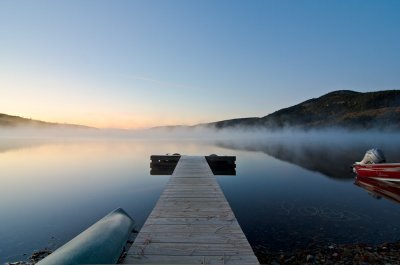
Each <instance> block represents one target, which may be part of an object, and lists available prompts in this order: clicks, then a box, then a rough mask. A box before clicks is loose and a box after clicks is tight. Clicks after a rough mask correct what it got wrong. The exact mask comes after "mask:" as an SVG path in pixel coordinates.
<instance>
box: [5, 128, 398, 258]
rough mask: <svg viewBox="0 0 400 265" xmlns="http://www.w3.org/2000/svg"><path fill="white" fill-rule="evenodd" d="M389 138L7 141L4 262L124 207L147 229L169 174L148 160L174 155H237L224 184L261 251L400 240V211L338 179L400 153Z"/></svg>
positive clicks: (50, 244)
mask: <svg viewBox="0 0 400 265" xmlns="http://www.w3.org/2000/svg"><path fill="white" fill-rule="evenodd" d="M384 138H385V137H381V138H372V137H369V138H365V139H364V140H357V141H355V140H354V141H353V140H349V139H341V138H334V137H325V138H319V139H316V138H314V137H312V139H309V138H308V139H305V138H304V139H303V138H301V137H297V136H296V137H295V136H290V137H279V138H271V137H264V138H262V139H258V140H249V139H247V140H245V139H240V140H239V139H235V140H224V141H218V142H217V143H216V144H214V143H213V142H212V141H208V142H204V141H195V140H186V141H183V140H181V141H170V140H168V141H154V140H153V141H146V140H126V139H125V140H118V139H114V140H87V139H86V140H85V139H81V140H78V139H74V140H71V139H70V140H65V139H56V140H54V139H53V140H49V141H45V140H27V139H25V140H22V141H17V140H15V141H9V139H4V140H1V139H0V172H1V176H0V181H1V183H0V184H1V185H0V211H1V214H0V238H1V240H0V264H1V263H3V262H5V261H10V260H18V259H23V256H22V254H23V253H28V254H29V253H32V251H33V250H35V249H41V248H44V247H55V246H59V245H62V244H63V243H65V242H66V241H68V240H70V239H71V238H72V237H74V236H75V235H77V234H79V233H80V232H81V231H83V230H84V229H86V228H87V227H88V226H90V225H91V224H93V223H94V222H96V221H97V220H98V219H99V218H101V217H103V216H104V215H105V214H107V213H108V212H110V211H111V210H113V209H115V208H117V207H122V208H124V209H125V210H126V211H127V212H128V214H129V215H130V216H132V217H133V218H134V219H135V221H136V222H137V225H138V228H140V227H141V225H142V224H143V223H144V221H145V220H146V218H147V216H148V214H149V213H150V212H151V210H152V208H153V207H154V205H155V203H156V201H157V199H158V198H159V195H160V193H161V192H162V190H163V189H164V186H165V184H166V182H167V181H168V179H169V177H168V176H156V175H153V176H151V175H150V174H149V163H150V156H151V155H152V154H166V153H175V152H179V153H181V154H185V155H206V154H213V153H216V154H223V155H231V156H236V157H237V161H236V165H237V168H236V177H230V176H218V177H217V180H218V182H219V183H220V185H221V188H222V190H223V191H224V194H225V196H226V197H227V199H228V201H229V203H230V205H231V207H232V209H233V211H234V213H235V216H236V217H237V219H238V221H239V223H240V225H241V227H242V229H243V231H244V232H245V234H246V235H247V237H248V239H249V241H250V243H251V245H252V246H253V247H254V248H255V249H256V252H257V253H260V252H261V251H259V250H260V249H261V250H267V251H280V250H291V249H294V248H307V247H308V246H310V245H313V244H315V245H318V244H328V243H352V242H366V243H381V242H386V241H396V240H399V239H400V238H399V235H400V234H399V233H398V231H400V227H399V225H398V224H397V223H396V222H393V220H398V219H400V207H398V205H397V204H394V203H392V202H389V201H388V200H376V199H374V198H372V197H371V196H369V195H368V194H367V193H366V192H365V191H364V190H363V189H360V188H359V187H357V186H355V185H353V182H346V181H336V180H337V179H353V175H352V174H351V173H350V172H349V170H350V165H351V164H352V163H353V162H354V161H357V160H359V159H361V158H362V156H363V155H364V153H365V150H367V149H370V148H371V146H379V147H380V148H382V149H383V150H384V152H385V154H386V157H387V158H388V160H390V159H391V158H392V159H393V160H395V159H396V157H397V158H400V155H399V152H400V148H399V145H400V141H393V139H392V138H388V140H384ZM265 154H267V155H265ZM287 162H289V163H287ZM299 166H300V167H299ZM320 173H322V174H324V175H325V176H329V177H330V178H326V177H323V176H321V174H320ZM382 189H383V188H382V187H380V190H382ZM374 191H376V189H375V190H374ZM392 193H393V192H392ZM380 196H383V194H381V195H380Z"/></svg>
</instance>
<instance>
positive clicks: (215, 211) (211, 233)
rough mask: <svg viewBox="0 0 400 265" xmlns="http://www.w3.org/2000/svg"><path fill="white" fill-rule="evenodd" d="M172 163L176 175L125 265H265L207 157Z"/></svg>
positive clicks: (184, 159) (193, 157)
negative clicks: (259, 259)
mask: <svg viewBox="0 0 400 265" xmlns="http://www.w3.org/2000/svg"><path fill="white" fill-rule="evenodd" d="M153 158H154V160H153ZM214 158H215V157H214ZM172 160H174V161H175V160H177V163H176V165H175V166H174V170H173V174H172V176H171V178H170V180H169V182H168V183H167V185H166V187H165V189H164V191H163V193H162V194H161V196H160V198H159V200H158V202H157V204H156V206H155V207H154V209H153V211H152V212H151V214H150V216H149V217H148V219H147V220H146V222H145V224H144V225H143V227H142V229H141V230H140V232H139V234H138V236H137V237H136V239H135V241H134V243H133V244H132V246H131V247H130V249H129V250H128V254H127V256H126V258H125V260H124V264H241V265H246V264H259V262H258V260H257V258H256V256H255V255H254V252H253V250H252V248H251V246H250V244H249V242H248V241H247V239H246V236H245V235H244V233H243V231H242V229H241V228H240V225H239V223H238V222H237V220H236V218H235V215H234V214H233V212H232V209H231V207H230V206H229V203H228V202H227V200H226V198H225V196H224V194H223V192H222V190H221V188H220V186H219V185H218V182H217V180H216V179H215V177H214V174H213V172H212V170H211V168H210V166H209V162H207V160H206V158H205V157H204V156H179V157H178V156H176V157H173V158H169V159H167V161H164V162H166V163H167V164H168V163H171V164H172V162H173V161H172ZM228 160H229V162H227V163H233V164H234V161H235V160H234V159H233V160H232V159H228ZM152 161H153V162H157V161H158V162H161V161H163V157H160V156H159V157H155V156H152ZM216 161H217V163H219V164H220V165H221V163H224V162H221V159H220V158H217V160H216Z"/></svg>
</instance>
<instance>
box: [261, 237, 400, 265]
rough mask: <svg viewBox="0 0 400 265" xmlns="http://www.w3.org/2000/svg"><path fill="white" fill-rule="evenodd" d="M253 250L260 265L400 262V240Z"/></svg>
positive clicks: (362, 264) (385, 263) (387, 263)
mask: <svg viewBox="0 0 400 265" xmlns="http://www.w3.org/2000/svg"><path fill="white" fill-rule="evenodd" d="M254 251H255V252H256V255H257V257H258V259H259V261H260V263H261V264H272V265H282V264H285V265H304V264H307V265H308V264H327V265H329V264H354V265H356V264H357V265H358V264H360V265H368V264H374V265H375V264H384V265H389V264H390V265H394V264H400V241H399V242H395V243H383V244H380V245H377V246H371V245H368V244H361V243H359V244H343V245H335V244H329V245H325V246H314V247H312V248H308V249H303V250H295V251H293V252H282V251H280V252H270V251H267V250H266V249H264V248H263V247H255V248H254Z"/></svg>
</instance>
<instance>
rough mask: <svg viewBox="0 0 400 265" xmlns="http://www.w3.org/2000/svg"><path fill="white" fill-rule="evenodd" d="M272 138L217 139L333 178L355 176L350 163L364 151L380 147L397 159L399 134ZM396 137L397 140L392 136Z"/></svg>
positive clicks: (224, 143) (393, 158)
mask: <svg viewBox="0 0 400 265" xmlns="http://www.w3.org/2000/svg"><path fill="white" fill-rule="evenodd" d="M342 137H343V136H340V135H339V136H338V137H337V138H320V137H319V138H318V137H312V136H310V137H306V138H300V139H298V138H297V137H296V136H295V135H293V137H289V138H288V137H274V138H265V139H258V140H243V141H229V140H228V141H217V142H216V144H217V145H218V146H220V147H224V148H230V149H234V150H243V151H255V152H262V153H265V154H267V155H269V156H272V157H274V158H277V159H279V160H282V161H285V162H289V163H292V164H295V165H298V166H300V167H302V168H305V169H307V170H311V171H316V172H319V173H321V174H323V175H325V176H327V177H330V178H334V179H354V174H353V172H352V168H351V165H352V164H353V163H354V162H355V161H359V160H360V159H362V157H363V155H364V154H365V151H366V150H369V149H371V148H372V147H374V146H379V147H380V148H381V149H382V150H384V152H385V154H386V157H388V158H389V159H390V158H391V159H392V160H395V159H400V148H398V147H399V145H400V142H397V143H398V144H396V140H398V139H397V138H398V136H389V137H386V138H385V137H382V136H381V137H380V138H379V137H378V138H375V137H373V136H371V138H368V140H365V138H361V139H359V138H357V137H356V136H354V137H350V138H349V137H348V136H347V137H343V138H342ZM393 137H395V138H396V139H393Z"/></svg>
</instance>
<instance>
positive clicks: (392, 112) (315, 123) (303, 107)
mask: <svg viewBox="0 0 400 265" xmlns="http://www.w3.org/2000/svg"><path fill="white" fill-rule="evenodd" d="M208 126H210V127H214V128H217V129H222V128H236V127H243V128H252V127H264V128H269V129H273V130H274V129H281V128H285V127H292V128H299V129H312V128H327V127H343V128H348V129H371V128H376V129H400V90H387V91H378V92H367V93H360V92H355V91H350V90H340V91H334V92H331V93H328V94H326V95H323V96H321V97H319V98H313V99H310V100H307V101H304V102H302V103H300V104H297V105H295V106H292V107H289V108H285V109H281V110H278V111H276V112H274V113H272V114H269V115H267V116H264V117H262V118H245V119H233V120H224V121H218V122H214V123H209V124H208Z"/></svg>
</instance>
